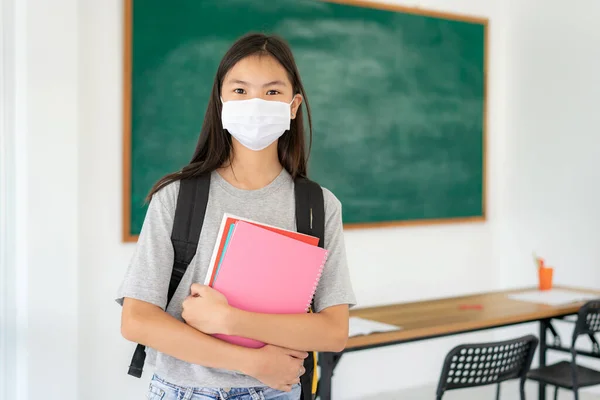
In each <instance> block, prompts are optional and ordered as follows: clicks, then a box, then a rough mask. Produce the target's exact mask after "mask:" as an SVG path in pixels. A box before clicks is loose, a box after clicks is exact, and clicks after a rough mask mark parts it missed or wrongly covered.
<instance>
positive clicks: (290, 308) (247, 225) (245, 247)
mask: <svg viewBox="0 0 600 400" xmlns="http://www.w3.org/2000/svg"><path fill="white" fill-rule="evenodd" d="M318 243H319V238H316V237H313V236H309V235H304V234H301V233H298V232H295V231H289V230H285V229H281V228H276V227H273V226H269V225H265V224H261V223H258V222H256V221H251V220H248V219H244V218H240V217H236V216H233V215H230V214H225V215H224V216H223V220H222V222H221V227H220V230H219V234H218V236H217V241H216V243H215V248H214V251H213V255H212V259H211V262H210V267H209V270H208V273H207V275H206V280H205V282H204V284H205V285H208V286H210V287H212V288H214V289H216V290H218V291H219V292H221V293H222V294H223V295H224V296H225V297H226V298H227V301H228V302H229V304H230V305H231V306H233V307H235V308H238V309H241V310H245V311H250V312H256V313H267V314H299V313H306V312H308V310H309V308H310V304H311V302H312V299H313V296H314V294H315V291H316V289H317V285H318V283H319V279H320V278H321V274H322V272H323V267H324V266H325V262H326V261H327V250H325V249H323V248H321V247H318ZM215 337H218V338H220V339H222V340H226V341H228V342H230V343H234V344H238V345H241V346H245V347H251V348H259V347H262V346H263V345H264V343H262V342H259V341H256V340H253V339H249V338H242V337H237V336H228V335H222V334H218V335H215Z"/></svg>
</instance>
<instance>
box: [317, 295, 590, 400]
mask: <svg viewBox="0 0 600 400" xmlns="http://www.w3.org/2000/svg"><path fill="white" fill-rule="evenodd" d="M556 288H557V289H565V290H573V291H577V292H586V293H592V294H597V295H598V297H600V291H590V290H587V289H578V288H567V287H558V286H557V287H556ZM532 289H534V288H522V289H515V290H507V291H498V292H490V293H481V294H475V295H469V296H460V297H453V298H446V299H437V300H430V301H419V302H414V303H405V304H393V305H388V306H381V307H372V308H363V309H356V310H352V311H351V312H350V315H351V316H355V317H361V318H365V319H370V320H374V321H378V322H383V323H387V324H392V325H397V326H400V327H402V329H401V330H399V331H394V332H386V333H376V334H371V335H366V336H357V337H352V338H350V339H348V343H347V345H346V349H345V350H344V351H343V352H341V353H320V354H319V364H320V365H321V377H320V379H319V388H318V396H319V398H320V400H331V380H332V377H333V370H334V369H335V367H336V365H337V363H338V362H339V360H340V358H341V356H342V355H343V354H344V353H349V352H353V351H359V350H366V349H372V348H376V347H383V346H391V345H395V344H401V343H407V342H414V341H419V340H426V339H432V338H437V337H442V336H448V335H456V334H460V333H467V332H475V331H481V330H485V329H492V328H499V327H505V326H510V325H515V324H522V323H527V322H540V335H539V339H540V352H539V354H540V365H541V366H543V365H545V364H546V350H547V347H548V346H547V345H546V333H547V331H548V330H549V329H550V330H551V331H552V332H554V328H552V326H551V325H550V320H551V319H554V318H563V317H565V316H567V315H571V314H576V313H577V312H578V311H579V308H580V307H581V305H582V304H583V303H582V302H581V303H572V304H568V305H562V306H549V305H544V304H535V303H530V302H523V301H517V300H512V299H509V298H508V297H507V295H508V294H511V293H518V292H522V291H526V290H532ZM461 305H481V306H482V308H481V309H461ZM550 347H551V348H552V349H553V350H559V351H563V349H561V348H560V346H550ZM448 351H450V349H448ZM582 354H585V352H582ZM585 355H588V354H585ZM441 367H442V366H441V365H440V370H441ZM544 394H545V389H544V387H543V386H542V385H540V394H539V398H540V400H545V395H544Z"/></svg>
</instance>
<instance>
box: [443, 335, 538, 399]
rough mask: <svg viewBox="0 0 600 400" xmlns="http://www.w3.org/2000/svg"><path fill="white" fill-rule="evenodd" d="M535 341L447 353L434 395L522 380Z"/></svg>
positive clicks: (464, 347) (526, 338) (476, 345)
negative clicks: (511, 380)
mask: <svg viewBox="0 0 600 400" xmlns="http://www.w3.org/2000/svg"><path fill="white" fill-rule="evenodd" d="M537 345H538V339H537V337H535V336H533V335H527V336H523V337H519V338H516V339H511V340H505V341H501V342H491V343H474V344H463V345H460V346H457V347H455V348H453V349H452V350H450V352H449V353H448V355H447V356H446V359H445V361H444V366H443V368H442V374H441V376H440V381H439V383H438V389H437V394H438V396H441V395H442V394H443V393H444V392H445V391H447V390H453V389H462V388H467V387H475V386H484V385H491V384H494V383H500V382H502V381H506V380H509V379H515V378H521V379H525V377H526V375H527V373H528V372H529V368H530V366H531V361H532V360H533V355H534V353H535V349H536V348H537Z"/></svg>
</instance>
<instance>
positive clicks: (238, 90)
mask: <svg viewBox="0 0 600 400" xmlns="http://www.w3.org/2000/svg"><path fill="white" fill-rule="evenodd" d="M233 92H234V93H237V94H246V91H245V90H244V89H241V88H237V89H234V90H233Z"/></svg>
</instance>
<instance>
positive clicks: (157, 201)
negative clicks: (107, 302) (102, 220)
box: [116, 183, 179, 310]
mask: <svg viewBox="0 0 600 400" xmlns="http://www.w3.org/2000/svg"><path fill="white" fill-rule="evenodd" d="M178 186H179V184H178V183H171V184H169V185H168V186H166V187H164V188H162V189H161V190H160V191H158V192H157V193H155V194H154V196H153V197H152V200H151V201H150V204H149V206H148V211H147V212H146V217H145V219H144V223H143V225H142V230H141V231H140V235H139V238H138V242H137V245H136V248H135V251H134V254H133V256H132V258H131V260H130V262H129V265H128V267H127V272H126V273H125V277H124V278H123V281H122V282H121V285H120V287H119V289H118V292H117V298H116V301H117V302H118V303H119V304H121V305H123V300H124V298H125V297H129V298H132V299H136V300H141V301H145V302H147V303H151V304H154V305H156V306H158V307H160V308H162V309H163V310H164V309H165V306H166V303H167V292H168V288H169V280H170V278H171V271H172V269H173V257H174V252H173V245H172V244H171V230H172V228H173V215H174V209H175V205H176V201H177V193H178Z"/></svg>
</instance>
